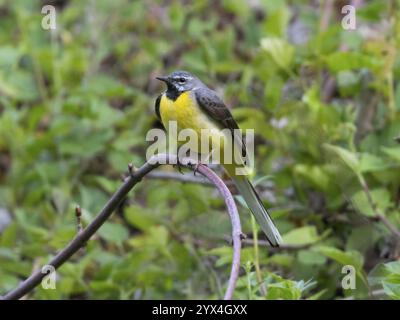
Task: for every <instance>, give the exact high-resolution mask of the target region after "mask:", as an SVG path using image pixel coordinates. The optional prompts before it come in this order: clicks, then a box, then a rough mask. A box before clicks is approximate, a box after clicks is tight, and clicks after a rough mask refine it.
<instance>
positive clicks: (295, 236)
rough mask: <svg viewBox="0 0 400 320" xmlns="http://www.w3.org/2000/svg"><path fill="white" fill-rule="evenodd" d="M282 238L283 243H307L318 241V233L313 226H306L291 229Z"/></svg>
mask: <svg viewBox="0 0 400 320" xmlns="http://www.w3.org/2000/svg"><path fill="white" fill-rule="evenodd" d="M282 238H283V243H285V244H295V245H308V244H313V243H315V242H317V241H318V234H317V229H316V228H315V227H314V226H306V227H301V228H298V229H294V230H291V231H289V232H288V233H286V234H284V235H283V236H282Z"/></svg>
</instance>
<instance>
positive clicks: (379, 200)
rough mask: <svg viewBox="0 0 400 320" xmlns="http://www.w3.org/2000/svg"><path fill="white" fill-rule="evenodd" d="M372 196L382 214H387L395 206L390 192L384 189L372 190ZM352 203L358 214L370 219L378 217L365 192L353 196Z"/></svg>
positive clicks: (358, 192)
mask: <svg viewBox="0 0 400 320" xmlns="http://www.w3.org/2000/svg"><path fill="white" fill-rule="evenodd" d="M370 195H371V198H372V201H373V203H374V204H375V205H376V206H377V207H378V209H379V210H380V211H381V212H385V211H386V210H387V209H388V208H390V207H391V206H392V205H393V203H392V201H391V196H390V193H389V191H388V190H386V189H384V188H379V189H373V190H370ZM351 201H352V203H353V205H354V207H355V208H356V209H357V211H358V212H360V213H362V214H364V215H366V216H368V217H373V216H375V215H376V214H375V212H374V210H373V208H372V206H371V204H370V202H369V200H368V197H367V195H366V194H365V191H364V190H359V191H357V192H356V193H355V194H353V196H352V197H351Z"/></svg>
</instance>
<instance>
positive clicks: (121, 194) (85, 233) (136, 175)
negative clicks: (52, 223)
mask: <svg viewBox="0 0 400 320" xmlns="http://www.w3.org/2000/svg"><path fill="white" fill-rule="evenodd" d="M185 160H186V161H185ZM180 162H182V163H183V165H185V166H186V167H187V168H190V169H192V170H197V172H199V173H200V174H202V175H203V176H204V177H206V178H207V179H208V180H210V181H211V182H212V183H213V184H214V185H215V186H216V187H217V189H218V190H219V192H220V193H221V195H222V197H223V198H224V200H225V204H226V206H227V209H228V213H229V216H230V220H231V223H232V238H233V259H232V269H231V274H230V278H229V282H228V287H227V289H226V293H225V296H224V299H231V298H232V295H233V291H234V289H235V286H236V281H237V278H238V276H239V268H240V250H241V235H242V231H241V225H240V220H239V214H238V212H237V208H236V205H235V202H234V199H233V197H232V194H231V193H230V191H229V189H228V187H227V186H226V185H225V184H224V182H223V181H222V180H221V179H220V178H219V177H218V176H217V175H216V174H215V173H214V172H213V171H212V170H211V169H209V168H208V167H206V166H204V165H202V164H200V165H198V166H194V165H193V164H190V162H192V163H193V160H189V161H188V159H180ZM169 163H176V156H175V155H166V154H159V155H156V156H153V157H152V158H151V159H149V161H148V162H146V163H145V164H144V165H143V166H142V167H140V168H138V169H136V168H134V167H133V166H131V165H129V173H130V175H129V176H128V177H127V178H126V179H125V180H124V182H123V184H122V186H121V187H120V188H119V189H118V190H117V191H116V192H115V193H114V194H113V195H112V196H111V198H110V199H109V200H108V202H107V203H106V204H105V206H104V207H103V209H102V210H101V211H100V213H99V214H98V215H97V216H96V217H95V219H94V220H93V221H92V222H91V223H90V224H89V225H88V226H87V227H86V228H85V229H83V230H81V232H79V233H78V234H77V235H76V236H75V238H74V239H72V240H71V242H70V243H69V244H68V245H67V246H66V247H65V248H63V249H62V250H61V251H60V252H59V253H58V254H57V255H56V256H55V257H54V258H52V259H51V260H50V261H49V262H48V264H47V265H49V266H52V267H54V269H57V268H59V267H60V266H61V265H62V264H63V263H65V262H66V261H67V260H68V259H69V258H70V257H71V256H72V255H73V254H74V253H76V252H77V251H78V250H79V249H80V248H81V247H82V246H84V245H85V244H86V242H87V241H88V240H89V239H90V238H91V237H92V236H93V235H94V233H95V232H96V231H97V230H98V229H99V228H100V227H101V226H102V225H103V224H104V223H105V222H106V220H107V219H108V218H109V217H110V216H111V214H112V213H113V212H114V210H115V209H116V208H117V207H118V205H119V204H120V203H121V201H122V200H123V199H124V198H125V197H126V196H127V194H128V193H129V191H130V190H131V189H132V188H133V187H134V186H135V185H136V184H137V183H139V182H140V181H141V180H142V178H143V177H145V176H146V175H147V174H149V172H151V171H152V170H153V169H155V168H157V167H158V166H160V164H169ZM79 211H80V210H79ZM46 275H47V274H46V273H42V272H41V268H39V269H38V270H36V271H35V272H33V273H32V275H31V276H30V277H29V278H28V279H26V280H25V281H24V282H22V283H21V284H20V285H19V286H18V287H17V288H15V289H13V290H11V291H10V292H9V293H7V294H6V295H5V296H4V297H2V299H5V300H15V299H19V298H21V297H23V296H24V295H26V294H27V293H29V292H30V291H32V290H33V289H34V288H35V287H36V286H37V285H39V284H40V283H41V281H42V279H43V278H44V277H45V276H46Z"/></svg>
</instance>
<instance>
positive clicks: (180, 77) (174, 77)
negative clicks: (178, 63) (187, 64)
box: [156, 71, 201, 95]
mask: <svg viewBox="0 0 400 320" xmlns="http://www.w3.org/2000/svg"><path fill="white" fill-rule="evenodd" d="M156 79H158V80H160V81H164V82H165V83H166V84H167V88H168V91H170V92H175V93H177V94H178V95H179V94H181V93H183V92H185V91H190V90H193V89H194V88H196V87H198V86H199V85H201V81H200V80H199V79H198V78H196V77H195V76H194V75H192V74H191V73H189V72H187V71H174V72H172V73H171V74H170V75H168V76H166V77H157V78H156Z"/></svg>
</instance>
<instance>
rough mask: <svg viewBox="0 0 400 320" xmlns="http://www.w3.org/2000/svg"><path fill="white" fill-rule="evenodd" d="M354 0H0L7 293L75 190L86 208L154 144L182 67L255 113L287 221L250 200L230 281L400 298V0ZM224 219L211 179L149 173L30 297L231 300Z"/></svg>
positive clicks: (270, 178) (263, 157)
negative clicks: (266, 229) (162, 107)
mask: <svg viewBox="0 0 400 320" xmlns="http://www.w3.org/2000/svg"><path fill="white" fill-rule="evenodd" d="M354 2H355V3H357V4H358V6H359V7H358V8H357V28H356V30H353V31H351V30H344V29H343V28H342V26H341V19H342V17H343V14H342V13H341V8H342V6H343V5H346V4H348V3H347V2H346V1H304V0H303V1H283V0H280V1H262V0H255V1H240V0H223V1H212V2H211V1H204V0H198V1H194V2H191V1H173V0H171V1H156V0H149V1H126V0H113V1H105V0H101V1H77V0H75V1H74V0H70V1H68V0H63V1H62V0H59V1H37V0H36V1H22V0H15V1H6V0H0V294H4V293H6V292H7V291H8V290H10V289H12V288H14V287H15V286H17V284H18V283H19V281H21V280H22V279H24V278H26V277H27V276H28V275H29V274H30V273H31V272H32V271H33V270H35V269H37V268H39V267H40V266H41V265H43V264H45V263H46V261H48V259H49V258H50V257H51V256H52V255H53V254H54V253H55V252H57V251H58V250H59V249H61V248H62V247H63V246H64V245H65V244H66V243H67V242H68V241H69V240H70V239H71V238H72V237H73V236H74V235H75V234H76V232H77V231H76V230H77V222H76V218H75V216H74V208H75V205H76V204H79V205H80V206H81V207H82V208H83V223H84V225H87V223H89V222H90V221H91V220H92V219H93V217H94V216H95V215H96V213H97V212H98V211H99V210H100V209H101V207H102V206H103V204H104V203H105V202H106V200H107V199H108V198H109V197H110V195H111V194H112V193H113V192H114V191H115V190H116V188H117V187H118V186H119V185H120V183H121V182H120V175H121V173H123V172H124V171H126V168H127V164H128V163H129V162H133V163H134V164H135V165H136V166H140V165H141V164H142V163H143V162H144V161H145V151H146V147H147V145H148V143H147V142H146V141H145V136H146V132H147V131H148V130H149V129H150V128H153V127H160V124H159V123H157V120H156V117H155V115H154V112H153V105H154V100H155V98H156V96H157V95H158V93H159V92H160V91H161V90H163V87H162V85H161V84H160V83H158V82H157V81H156V80H155V79H154V77H155V76H157V75H164V74H166V73H167V72H170V71H172V70H175V69H186V70H189V71H191V72H193V73H195V74H196V75H198V76H199V77H200V78H201V79H203V80H204V81H205V82H206V83H207V84H208V85H209V86H211V87H212V88H213V89H215V90H216V91H217V92H218V93H219V94H220V95H221V96H222V97H223V98H224V100H225V101H226V103H227V105H228V106H230V107H232V112H233V113H234V116H235V117H236V119H237V120H238V122H239V123H240V126H241V127H242V128H244V129H245V128H254V129H255V131H256V134H257V143H256V146H257V148H256V165H257V177H256V179H255V180H256V182H257V189H258V190H259V192H260V194H261V195H262V198H263V199H264V200H265V203H266V205H267V206H268V207H269V208H270V211H271V213H272V215H273V217H274V220H275V221H276V223H277V225H278V227H279V229H280V230H281V233H282V234H283V235H284V236H283V237H284V240H285V245H284V246H283V247H282V248H281V249H278V250H277V249H271V248H270V247H268V246H266V244H265V239H264V238H263V235H261V234H259V236H258V238H257V237H256V236H257V232H258V229H257V226H256V225H255V224H254V221H252V220H251V218H250V215H249V213H248V211H247V209H245V208H243V207H240V211H241V218H242V224H243V229H244V231H245V233H246V234H247V235H248V238H247V240H246V241H245V243H244V246H245V247H244V249H243V252H242V268H241V276H240V279H239V283H238V288H237V290H236V291H235V294H234V297H235V298H237V299H277V298H281V299H343V298H346V299H366V298H371V299H388V298H393V299H399V298H400V263H399V256H400V241H399V238H398V237H396V235H395V234H396V229H397V230H399V229H400V214H399V200H400V189H399V183H400V170H399V167H400V145H399V144H398V143H396V141H395V138H396V137H398V136H400V122H399V118H400V112H399V111H400V109H399V106H400V82H399V81H398V80H397V79H398V76H399V74H400V59H399V55H398V48H399V44H400V36H399V35H400V23H399V21H400V19H399V18H400V17H399V15H400V11H399V5H400V1H380V0H371V1H354ZM355 3H354V4H355ZM45 4H53V5H55V6H56V10H57V18H56V19H57V20H56V21H57V29H56V30H54V31H49V30H43V29H42V28H41V21H42V18H43V16H44V15H42V14H41V8H42V6H43V5H45ZM163 170H167V171H170V172H176V170H175V169H173V168H169V167H165V168H163ZM188 174H189V173H188ZM178 175H179V174H178ZM252 222H253V223H252ZM388 226H389V227H390V228H388ZM390 229H392V230H390ZM397 232H398V231H397ZM229 234H230V224H229V220H228V218H227V214H226V212H225V208H224V205H223V202H222V200H221V199H220V198H219V197H218V194H217V193H216V191H215V190H213V188H210V187H207V186H204V185H199V184H189V183H182V182H179V181H173V180H168V181H166V180H159V179H150V178H149V179H145V180H144V181H143V182H142V183H141V184H140V185H139V186H138V187H136V188H135V189H134V190H133V191H132V192H131V193H130V195H129V198H128V199H127V200H126V201H125V202H124V203H123V204H122V205H121V207H120V208H119V209H118V210H117V212H115V213H114V215H113V216H112V218H111V219H110V220H109V222H108V223H106V224H105V225H104V226H103V227H102V228H101V229H100V231H99V232H98V233H97V234H96V236H95V237H94V238H93V239H91V241H90V242H89V243H88V244H87V246H86V247H85V248H83V249H82V250H81V251H80V252H79V253H78V254H77V255H75V256H74V257H73V258H72V259H71V260H70V261H69V262H68V263H66V264H65V265H63V266H62V267H61V268H60V270H59V271H58V277H57V290H44V289H42V288H37V289H36V290H35V291H33V292H32V293H30V294H29V295H28V298H31V299H88V298H91V299H105V298H107V299H133V298H134V299H156V298H158V299H166V298H167V299H205V298H210V299H217V298H221V297H222V296H223V291H224V288H225V286H226V283H227V278H228V275H229V270H230V262H231V253H232V249H231V247H230V245H229V241H227V237H228V238H229ZM343 265H352V266H354V268H355V270H356V274H357V278H356V289H355V290H351V289H348V290H345V289H343V288H342V286H341V282H342V279H343V277H344V276H345V274H344V273H342V267H343ZM265 289H266V290H265Z"/></svg>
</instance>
